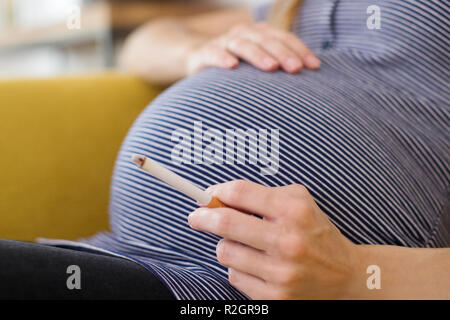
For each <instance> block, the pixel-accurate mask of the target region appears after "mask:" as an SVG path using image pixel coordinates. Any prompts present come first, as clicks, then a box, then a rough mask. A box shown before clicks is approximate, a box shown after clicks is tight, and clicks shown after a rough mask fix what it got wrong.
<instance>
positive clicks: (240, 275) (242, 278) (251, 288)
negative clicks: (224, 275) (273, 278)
mask: <svg viewBox="0 0 450 320" xmlns="http://www.w3.org/2000/svg"><path fill="white" fill-rule="evenodd" d="M228 281H229V282H230V284H231V285H232V286H233V287H235V288H236V289H238V290H239V291H241V292H243V293H245V294H246V295H247V296H249V297H250V298H252V299H254V300H265V299H267V298H268V297H269V296H270V295H269V294H268V293H269V292H270V289H271V288H270V286H269V285H268V284H267V283H266V282H265V281H264V280H261V279H259V278H256V277H253V276H251V275H249V274H246V273H245V272H241V271H239V270H235V269H233V268H229V269H228Z"/></svg>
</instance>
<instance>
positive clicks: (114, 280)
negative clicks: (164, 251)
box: [0, 240, 174, 300]
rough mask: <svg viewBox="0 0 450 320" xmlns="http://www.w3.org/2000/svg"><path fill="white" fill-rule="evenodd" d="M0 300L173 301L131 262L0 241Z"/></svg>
mask: <svg viewBox="0 0 450 320" xmlns="http://www.w3.org/2000/svg"><path fill="white" fill-rule="evenodd" d="M69 266H77V267H79V269H78V268H77V267H72V268H73V269H71V268H69ZM68 268H69V272H68ZM78 271H79V272H78ZM78 280H79V281H78ZM78 285H79V287H80V289H77V287H78ZM69 287H71V288H72V289H69ZM74 287H75V288H74ZM0 299H152V300H161V299H174V297H173V296H172V294H171V293H170V292H169V290H168V289H167V288H166V287H165V286H164V285H163V284H162V283H161V282H160V280H159V279H158V278H156V277H155V276H154V275H153V274H152V272H150V271H148V270H147V269H145V268H144V267H142V266H140V265H139V264H137V263H135V262H133V261H129V260H126V259H122V258H118V257H111V256H107V255H102V254H98V253H92V252H84V251H76V250H71V249H68V248H59V247H52V246H47V245H42V244H36V243H28V242H18V241H10V240H0Z"/></svg>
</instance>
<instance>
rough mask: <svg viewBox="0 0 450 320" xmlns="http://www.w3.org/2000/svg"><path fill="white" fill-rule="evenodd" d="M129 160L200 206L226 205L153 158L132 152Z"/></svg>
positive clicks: (214, 206)
mask: <svg viewBox="0 0 450 320" xmlns="http://www.w3.org/2000/svg"><path fill="white" fill-rule="evenodd" d="M131 160H132V161H133V162H134V163H135V164H136V165H137V166H138V167H139V168H141V169H143V170H144V171H146V172H148V173H150V174H151V175H152V176H154V177H156V178H158V179H159V180H161V181H164V182H165V183H167V184H168V185H170V186H171V187H173V188H175V189H177V190H178V191H180V192H181V193H183V194H185V195H187V196H188V197H189V198H191V199H194V200H196V201H197V202H198V203H199V204H200V205H202V206H206V207H208V208H221V207H226V206H225V205H224V204H223V203H222V202H221V201H220V200H219V199H217V198H216V197H213V196H211V195H210V194H209V193H207V192H206V191H204V190H202V189H200V188H199V187H197V186H195V185H193V184H192V183H190V182H189V181H187V180H186V179H184V178H182V177H180V176H179V175H177V174H175V173H174V172H172V171H170V170H168V169H166V168H164V167H163V166H162V165H160V164H159V163H158V162H156V161H155V160H152V159H150V158H147V157H145V156H142V155H139V154H134V155H133V156H132V157H131Z"/></svg>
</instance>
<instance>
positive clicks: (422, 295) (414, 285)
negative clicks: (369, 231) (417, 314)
mask: <svg viewBox="0 0 450 320" xmlns="http://www.w3.org/2000/svg"><path fill="white" fill-rule="evenodd" d="M357 247H358V250H359V252H360V254H359V255H358V256H359V258H360V259H359V263H358V270H359V271H357V272H356V274H355V279H354V281H353V284H354V285H355V287H354V288H353V289H352V290H351V291H352V292H354V293H357V296H352V297H349V298H355V299H450V249H428V248H405V247H397V246H385V245H361V246H357ZM370 265H376V266H378V267H379V268H380V278H381V289H369V288H368V287H367V279H368V278H369V277H370V275H371V274H367V273H366V270H367V267H368V266H370Z"/></svg>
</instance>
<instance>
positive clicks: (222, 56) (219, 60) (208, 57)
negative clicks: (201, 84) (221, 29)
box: [188, 45, 239, 74]
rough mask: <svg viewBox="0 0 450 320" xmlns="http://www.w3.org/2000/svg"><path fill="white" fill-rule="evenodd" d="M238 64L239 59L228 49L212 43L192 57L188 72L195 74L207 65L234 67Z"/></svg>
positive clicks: (224, 67)
mask: <svg viewBox="0 0 450 320" xmlns="http://www.w3.org/2000/svg"><path fill="white" fill-rule="evenodd" d="M238 64H239V59H238V58H237V57H236V56H234V55H233V54H231V53H230V52H228V51H227V50H226V49H224V48H222V47H220V46H218V45H210V46H207V47H206V48H204V49H203V50H201V51H200V52H199V53H197V54H195V55H194V56H193V57H192V58H191V59H190V64H189V66H188V69H189V70H188V72H189V74H193V73H196V72H198V71H200V70H202V69H204V68H207V67H219V68H223V69H234V68H236V67H237V66H238Z"/></svg>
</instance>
